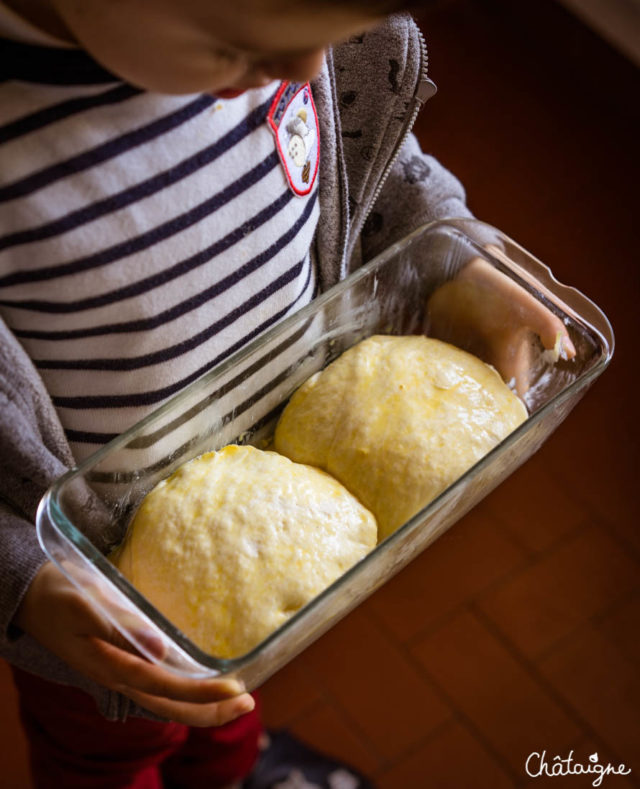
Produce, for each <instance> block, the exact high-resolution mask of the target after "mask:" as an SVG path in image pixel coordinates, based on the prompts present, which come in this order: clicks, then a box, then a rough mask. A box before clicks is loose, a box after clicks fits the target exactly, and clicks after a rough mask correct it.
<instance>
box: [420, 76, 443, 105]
mask: <svg viewBox="0 0 640 789" xmlns="http://www.w3.org/2000/svg"><path fill="white" fill-rule="evenodd" d="M437 92H438V86H437V85H436V83H435V82H434V81H433V80H431V79H429V77H423V78H422V79H421V80H420V82H419V83H418V88H417V90H416V93H415V96H414V99H415V100H416V101H419V102H420V104H425V103H426V102H427V101H429V99H430V98H432V97H433V96H435V95H436V93H437Z"/></svg>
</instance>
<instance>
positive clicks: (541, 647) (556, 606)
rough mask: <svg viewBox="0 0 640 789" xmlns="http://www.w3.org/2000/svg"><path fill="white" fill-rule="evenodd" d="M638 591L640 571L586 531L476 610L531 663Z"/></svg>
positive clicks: (599, 535)
mask: <svg viewBox="0 0 640 789" xmlns="http://www.w3.org/2000/svg"><path fill="white" fill-rule="evenodd" d="M639 586H640V565H639V564H638V562H637V561H636V560H635V559H634V558H632V557H629V556H627V555H626V554H625V552H624V551H623V549H622V548H621V547H620V546H619V544H618V543H617V541H616V540H613V539H612V538H611V537H610V536H609V535H608V534H607V533H606V532H605V531H604V529H602V528H600V527H599V526H588V527H586V528H584V529H582V530H581V531H580V532H579V533H578V534H576V535H575V536H574V537H573V538H571V539H570V540H567V541H565V542H563V543H562V545H561V546H560V547H558V548H556V549H555V550H553V551H552V552H551V553H549V554H545V555H544V556H543V557H542V558H540V559H539V560H538V561H536V562H535V563H534V564H533V565H531V567H529V568H527V569H526V570H524V571H523V572H521V573H520V574H518V575H517V576H516V577H514V578H510V579H509V580H507V581H505V582H504V583H503V584H501V585H500V586H499V587H498V588H496V589H495V590H492V591H491V592H490V593H488V594H487V595H486V596H484V597H483V598H481V601H480V607H481V608H482V610H483V611H484V612H485V613H486V614H487V616H489V617H490V618H491V619H492V620H493V621H494V622H495V623H496V624H497V625H498V627H499V628H500V629H501V630H502V632H503V633H504V634H505V636H507V637H508V638H509V639H510V640H512V641H513V643H514V644H515V645H516V646H517V647H518V649H520V650H521V651H522V652H523V653H524V654H525V655H528V656H530V657H535V656H537V655H540V654H541V653H542V652H544V651H545V650H547V649H549V648H550V647H551V646H552V645H553V644H554V643H555V642H557V641H558V639H560V638H562V637H563V636H565V635H566V634H567V633H570V632H571V630H572V629H573V628H575V627H577V626H578V625H579V624H581V623H582V622H584V621H586V620H587V619H588V618H589V617H592V616H594V615H596V614H598V613H600V612H602V611H604V610H606V609H607V608H609V607H610V606H611V605H613V603H615V601H616V600H624V599H625V598H626V597H628V596H629V594H630V593H631V592H632V591H633V590H634V589H637V588H638V587H639Z"/></svg>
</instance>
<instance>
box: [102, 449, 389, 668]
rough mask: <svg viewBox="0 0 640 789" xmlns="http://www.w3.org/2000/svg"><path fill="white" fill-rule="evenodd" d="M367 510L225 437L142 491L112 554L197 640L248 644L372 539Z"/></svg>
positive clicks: (222, 646) (225, 649)
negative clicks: (226, 441)
mask: <svg viewBox="0 0 640 789" xmlns="http://www.w3.org/2000/svg"><path fill="white" fill-rule="evenodd" d="M376 534H377V525H376V522H375V519H374V518H373V516H372V515H371V513H369V512H368V511H367V510H366V509H365V508H364V507H363V506H362V505H361V504H360V503H359V502H358V501H356V500H355V498H354V497H353V496H352V495H351V494H350V493H349V492H348V491H347V490H345V488H344V487H343V486H342V485H340V484H339V483H338V482H337V481H336V480H335V479H333V478H332V477H330V476H329V475H327V474H325V473H324V472H322V471H319V470H318V469H314V468H309V467H307V466H303V465H300V464H296V463H292V462H291V461H290V460H288V459H287V458H284V457H282V456H280V455H277V454H276V453H275V452H263V451H260V450H258V449H254V448H253V447H240V446H228V447H225V448H224V449H222V450H220V451H218V452H210V453H207V454H206V455H202V456H201V457H199V458H196V459H195V460H193V461H190V462H189V463H187V464H185V465H184V466H182V467H181V468H179V469H178V470H177V471H176V472H175V473H174V474H173V475H172V476H170V477H169V478H168V479H166V480H164V481H163V482H161V483H160V484H159V485H157V486H156V488H154V489H153V490H152V491H151V492H150V493H149V494H148V495H147V497H146V498H145V499H144V500H143V502H142V504H141V506H140V508H139V510H138V512H137V513H136V516H135V518H134V521H133V523H132V525H131V527H130V529H129V532H128V535H127V539H126V540H125V542H124V544H123V546H122V548H121V549H120V550H119V551H118V553H117V554H116V555H115V556H114V557H113V561H114V563H115V564H116V566H117V567H118V568H119V569H120V571H121V572H122V573H123V574H124V575H125V576H126V577H127V578H128V579H129V580H130V581H131V583H132V584H133V585H134V586H135V587H136V588H137V589H138V590H139V591H140V592H141V593H142V594H143V595H144V596H145V597H147V598H148V599H149V600H150V601H151V603H153V605H155V606H156V608H158V610H159V611H160V612H162V613H163V614H164V615H165V616H166V617H167V618H168V619H169V620H170V621H171V622H173V624H175V625H176V626H177V627H178V628H179V629H180V630H182V631H183V632H184V633H185V634H186V635H187V636H189V638H191V640H192V641H193V642H194V643H195V644H197V645H198V646H199V647H201V648H202V649H203V650H204V651H206V652H208V653H210V654H212V655H215V656H217V657H236V656H239V655H242V654H245V653H246V652H248V651H249V650H250V649H251V648H252V647H254V646H255V645H257V644H258V643H259V642H260V641H261V640H262V639H263V638H265V637H266V636H267V635H268V634H269V633H271V632H272V631H273V630H275V629H276V628H277V627H279V626H280V625H281V624H282V623H283V622H285V621H286V620H287V619H288V618H289V617H290V616H291V615H292V614H293V613H295V612H296V611H297V610H298V609H300V608H301V607H302V606H304V605H305V604H306V603H307V602H308V601H309V600H311V599H312V598H313V597H315V596H316V595H317V594H319V593H320V592H321V591H322V590H323V589H325V588H326V587H327V586H328V585H329V584H330V583H332V582H333V581H334V580H335V579H336V578H338V577H339V576H340V575H342V574H343V573H344V572H345V571H346V570H347V569H348V568H349V567H351V566H352V565H353V564H354V563H355V562H357V561H358V560H359V559H361V558H362V557H363V556H364V555H365V554H366V553H368V551H370V550H371V548H373V547H374V546H375V544H376Z"/></svg>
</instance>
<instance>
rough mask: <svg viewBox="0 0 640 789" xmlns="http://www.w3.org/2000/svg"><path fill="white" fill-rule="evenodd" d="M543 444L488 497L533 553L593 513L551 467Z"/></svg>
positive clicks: (507, 527)
mask: <svg viewBox="0 0 640 789" xmlns="http://www.w3.org/2000/svg"><path fill="white" fill-rule="evenodd" d="M546 456H547V452H546V451H545V449H544V448H543V449H542V450H540V451H539V452H538V454H536V455H534V456H533V458H531V460H529V461H528V462H527V463H525V465H524V466H522V467H521V468H520V469H518V471H516V473H515V474H512V475H511V476H510V477H509V478H508V479H506V480H505V482H503V483H502V485H500V486H499V487H498V488H497V489H496V490H495V491H494V492H493V493H492V494H491V495H490V496H489V497H488V499H487V501H486V504H487V508H488V509H489V511H490V512H492V513H494V515H495V517H496V519H497V522H498V523H499V524H500V526H501V527H502V528H503V529H504V530H505V532H506V533H507V534H509V535H510V536H511V538H512V539H514V540H516V541H517V542H518V544H520V545H522V547H523V548H524V549H525V550H526V551H527V552H528V553H529V554H536V553H539V552H540V551H543V550H545V549H548V548H549V546H551V545H553V544H554V543H556V542H557V541H558V540H559V539H561V538H562V537H563V536H565V535H566V534H569V533H570V532H572V531H575V530H576V528H578V527H579V526H580V525H581V524H582V523H584V522H585V521H586V520H587V519H588V516H589V512H588V510H587V508H586V507H583V506H581V505H580V504H579V503H578V502H577V501H576V499H575V497H574V496H573V495H572V494H571V491H568V490H567V489H566V488H565V487H564V486H563V485H562V484H561V483H559V482H558V480H557V479H556V478H555V477H554V475H553V474H552V473H551V472H550V471H549V469H548V468H547V462H546Z"/></svg>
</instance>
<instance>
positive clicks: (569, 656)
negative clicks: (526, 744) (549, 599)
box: [539, 624, 640, 775]
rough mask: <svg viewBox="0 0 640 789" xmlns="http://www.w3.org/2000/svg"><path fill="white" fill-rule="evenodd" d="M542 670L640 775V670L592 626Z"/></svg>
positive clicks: (544, 663) (544, 662)
mask: <svg viewBox="0 0 640 789" xmlns="http://www.w3.org/2000/svg"><path fill="white" fill-rule="evenodd" d="M539 667H540V671H541V672H542V674H544V676H545V677H546V678H547V679H548V681H549V683H550V684H552V685H553V687H554V688H555V689H556V691H557V693H558V694H559V695H561V696H562V697H563V698H564V699H565V700H566V701H567V703H569V704H570V705H571V706H572V707H573V708H574V709H575V710H577V712H578V713H579V714H580V715H581V716H582V718H584V720H586V721H587V722H588V723H589V725H590V726H591V727H593V729H594V730H595V731H597V732H598V735H599V736H600V737H601V738H602V740H603V741H604V742H605V743H606V744H607V745H608V746H609V748H610V749H611V751H612V753H614V754H617V755H618V757H619V759H620V760H621V761H624V762H625V763H626V764H628V765H630V766H631V767H632V768H633V770H634V774H636V775H640V750H639V749H638V743H640V675H639V674H638V665H637V663H635V662H633V661H632V660H629V659H628V658H626V657H625V656H624V655H623V654H622V653H621V651H620V650H619V649H618V648H617V647H616V646H615V645H614V644H613V643H611V641H609V639H608V638H607V637H606V636H605V635H604V634H603V633H602V632H600V631H599V630H598V629H597V628H596V627H594V626H593V625H591V624H587V625H585V626H584V627H582V628H581V629H580V630H579V631H578V632H577V633H575V634H574V635H573V637H572V638H571V639H567V641H566V642H565V643H563V644H562V646H561V647H560V648H558V649H557V650H555V651H554V652H553V653H552V654H550V655H548V656H547V657H546V658H544V659H543V660H541V661H540V663H539Z"/></svg>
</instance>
